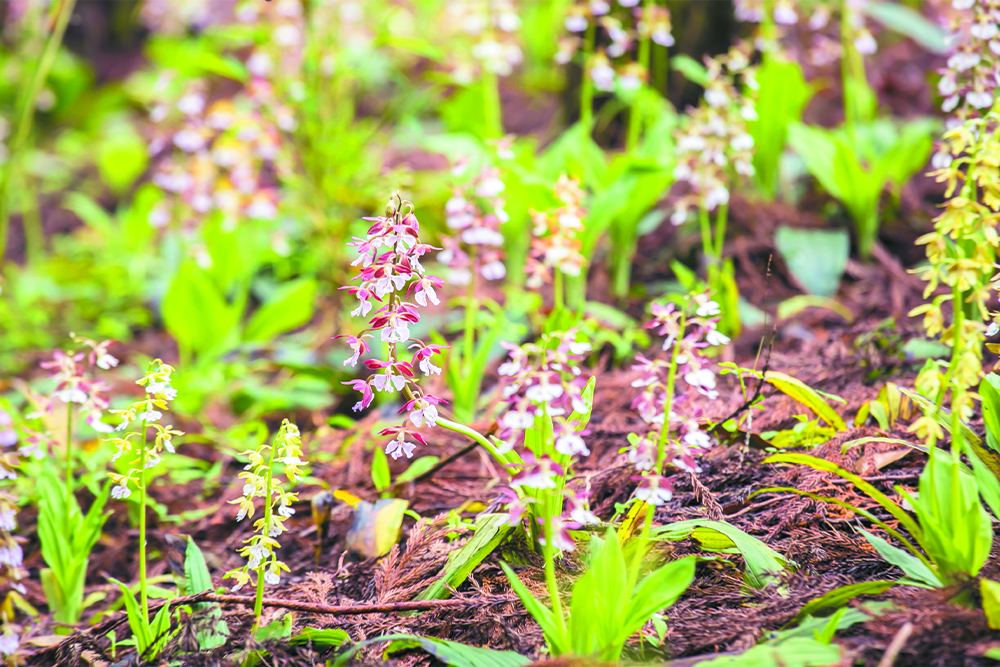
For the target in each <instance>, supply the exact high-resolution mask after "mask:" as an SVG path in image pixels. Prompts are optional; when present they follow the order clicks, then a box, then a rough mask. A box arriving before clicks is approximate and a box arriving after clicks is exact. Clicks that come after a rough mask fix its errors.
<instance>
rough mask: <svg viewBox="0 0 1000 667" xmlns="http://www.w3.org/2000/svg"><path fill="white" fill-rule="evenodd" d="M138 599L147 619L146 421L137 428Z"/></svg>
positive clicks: (147, 478)
mask: <svg viewBox="0 0 1000 667" xmlns="http://www.w3.org/2000/svg"><path fill="white" fill-rule="evenodd" d="M139 443H140V444H139V476H140V484H139V598H140V600H141V603H142V615H143V618H149V596H148V593H147V591H146V483H147V482H148V480H149V477H148V476H147V475H146V420H145V419H143V420H142V426H141V427H140V428H139Z"/></svg>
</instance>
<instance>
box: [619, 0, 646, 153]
mask: <svg viewBox="0 0 1000 667" xmlns="http://www.w3.org/2000/svg"><path fill="white" fill-rule="evenodd" d="M652 15H653V0H645V2H644V3H643V5H642V18H643V21H644V22H645V24H646V30H645V31H644V32H643V33H642V35H641V36H640V37H639V53H638V59H637V60H636V62H638V63H639V64H640V65H641V66H642V68H643V71H644V72H646V75H647V76H648V75H649V53H650V35H651V33H652V29H653V27H652V23H651V21H650V19H651V18H652ZM638 98H639V95H636V100H638ZM641 130H642V118H641V117H640V116H639V108H638V104H636V103H635V102H633V104H632V108H631V109H630V110H629V115H628V135H627V136H626V138H625V150H626V151H627V152H629V153H631V152H632V151H634V150H635V147H636V146H637V145H638V143H639V133H640V131H641Z"/></svg>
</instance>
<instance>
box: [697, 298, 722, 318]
mask: <svg viewBox="0 0 1000 667" xmlns="http://www.w3.org/2000/svg"><path fill="white" fill-rule="evenodd" d="M721 312H722V311H720V310H719V304H718V303H717V302H715V301H706V302H705V303H703V304H701V305H699V306H698V309H697V310H696V311H695V314H696V315H697V316H698V317H713V316H715V315H719V314H720V313H721Z"/></svg>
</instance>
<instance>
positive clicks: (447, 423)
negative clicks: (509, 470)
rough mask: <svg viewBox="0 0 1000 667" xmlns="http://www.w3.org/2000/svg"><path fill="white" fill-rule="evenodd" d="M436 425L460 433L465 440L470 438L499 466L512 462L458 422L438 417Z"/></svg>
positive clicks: (480, 436) (473, 431)
mask: <svg viewBox="0 0 1000 667" xmlns="http://www.w3.org/2000/svg"><path fill="white" fill-rule="evenodd" d="M437 425H438V426H440V427H441V428H446V429H448V430H449V431H452V432H454V433H460V434H462V435H464V436H465V437H467V438H471V439H473V440H475V441H476V442H478V443H479V444H480V445H482V446H483V449H485V450H486V451H487V452H489V453H490V455H491V456H493V458H495V459H496V460H497V461H498V462H500V464H501V465H507V464H509V463H512V462H514V460H513V459H508V458H507V455H506V454H500V453H499V452H498V451H497V448H496V447H494V446H493V443H491V442H490V441H489V440H488V439H486V438H485V437H483V436H482V435H480V433H479V431H476V430H474V429H471V428H469V427H468V426H466V425H464V424H459V423H458V422H453V421H451V420H450V419H445V418H443V417H438V419H437Z"/></svg>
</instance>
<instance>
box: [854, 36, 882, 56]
mask: <svg viewBox="0 0 1000 667" xmlns="http://www.w3.org/2000/svg"><path fill="white" fill-rule="evenodd" d="M854 48H856V49H857V50H858V53H863V54H865V55H871V54H873V53H875V52H876V51H878V44H877V43H876V42H875V38H874V37H872V34H871V33H870V32H868V31H867V30H865V31H862V32H861V33H860V34H859V35H858V36H857V37H855V38H854Z"/></svg>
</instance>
